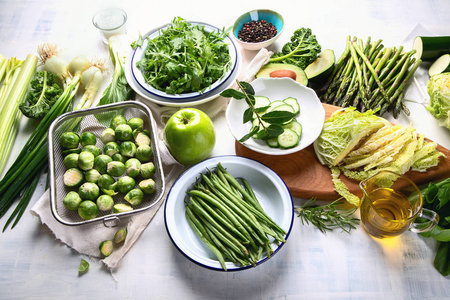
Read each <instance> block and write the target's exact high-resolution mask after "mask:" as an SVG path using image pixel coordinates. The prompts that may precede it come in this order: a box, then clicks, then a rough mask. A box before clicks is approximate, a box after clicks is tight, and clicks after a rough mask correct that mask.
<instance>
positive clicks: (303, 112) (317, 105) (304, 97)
mask: <svg viewBox="0 0 450 300" xmlns="http://www.w3.org/2000/svg"><path fill="white" fill-rule="evenodd" d="M251 85H252V87H253V89H254V90H255V95H256V96H266V97H268V98H269V99H270V101H276V100H283V99H285V98H288V97H294V98H296V99H297V101H298V103H299V104H300V114H299V115H298V116H297V117H296V119H297V121H298V122H300V124H301V125H302V128H303V129H302V136H301V137H300V142H299V144H298V145H297V146H296V147H294V148H290V149H280V148H271V147H269V146H268V145H267V144H266V142H265V141H263V140H257V139H253V138H250V139H248V140H247V141H245V142H243V143H242V144H243V145H244V146H246V147H247V148H249V149H251V150H254V151H256V152H260V153H263V154H269V155H285V154H290V153H295V152H298V151H300V150H302V149H304V148H306V147H308V146H309V145H311V144H312V143H313V142H314V141H315V140H316V139H317V137H318V136H319V134H320V132H321V131H322V127H323V123H324V121H325V109H324V108H323V106H322V103H321V102H320V99H319V98H318V97H317V95H316V93H315V92H314V90H312V89H310V88H308V87H306V86H303V85H301V84H300V83H298V82H296V81H294V80H292V79H290V78H258V79H256V80H254V81H252V82H251ZM247 108H248V105H247V103H246V102H245V100H236V99H234V98H232V99H231V101H230V103H229V105H228V108H227V111H226V117H227V120H228V126H229V128H230V130H231V133H232V134H233V136H234V137H235V138H236V140H240V139H241V138H242V137H243V136H244V135H246V134H248V133H249V132H250V129H251V122H247V123H245V124H244V123H242V119H243V115H244V111H245V110H246V109H247Z"/></svg>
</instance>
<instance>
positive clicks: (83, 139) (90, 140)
mask: <svg viewBox="0 0 450 300" xmlns="http://www.w3.org/2000/svg"><path fill="white" fill-rule="evenodd" d="M95 143H97V137H96V136H95V134H93V133H92V132H89V131H86V132H83V133H82V134H81V136H80V144H81V146H82V147H84V146H87V145H95Z"/></svg>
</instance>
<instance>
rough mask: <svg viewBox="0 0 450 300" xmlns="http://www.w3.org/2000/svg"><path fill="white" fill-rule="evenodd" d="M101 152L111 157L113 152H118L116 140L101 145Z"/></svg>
mask: <svg viewBox="0 0 450 300" xmlns="http://www.w3.org/2000/svg"><path fill="white" fill-rule="evenodd" d="M103 152H104V153H105V154H106V155H109V156H111V157H112V156H113V155H114V154H116V153H119V152H120V148H119V144H117V143H116V142H108V143H106V144H105V146H104V147H103Z"/></svg>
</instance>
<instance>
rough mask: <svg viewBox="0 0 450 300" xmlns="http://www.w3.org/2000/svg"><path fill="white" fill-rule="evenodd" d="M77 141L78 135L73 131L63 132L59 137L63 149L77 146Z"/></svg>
mask: <svg viewBox="0 0 450 300" xmlns="http://www.w3.org/2000/svg"><path fill="white" fill-rule="evenodd" d="M79 142H80V136H79V135H78V134H77V133H75V132H73V131H68V132H64V133H63V134H62V135H61V137H60V139H59V144H60V145H61V147H63V148H65V149H73V148H77V147H78V143H79Z"/></svg>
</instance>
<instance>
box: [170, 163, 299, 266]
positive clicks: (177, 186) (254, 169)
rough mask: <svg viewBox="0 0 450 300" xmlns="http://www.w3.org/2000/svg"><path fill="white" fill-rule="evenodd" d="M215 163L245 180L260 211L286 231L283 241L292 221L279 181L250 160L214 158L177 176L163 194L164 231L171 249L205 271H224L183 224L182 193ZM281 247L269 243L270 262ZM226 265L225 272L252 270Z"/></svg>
mask: <svg viewBox="0 0 450 300" xmlns="http://www.w3.org/2000/svg"><path fill="white" fill-rule="evenodd" d="M219 162H220V163H221V164H222V165H223V167H224V168H226V169H227V170H228V171H229V172H230V173H231V174H232V175H233V176H236V177H243V178H246V179H247V180H248V181H249V183H250V184H251V186H252V188H253V189H254V191H255V194H256V196H257V197H258V199H260V203H261V205H262V206H263V208H264V210H266V212H267V213H268V214H269V215H270V216H271V217H272V218H273V219H274V221H275V222H277V223H278V224H279V225H280V226H281V227H282V228H283V229H284V230H285V231H286V235H285V239H286V241H287V239H288V237H289V235H290V232H291V230H292V224H293V222H294V205H293V202H292V196H291V194H290V192H289V189H288V188H287V186H286V184H285V182H284V181H283V179H281V177H280V176H279V175H278V174H277V173H275V172H274V171H273V170H271V169H270V168H268V167H267V166H266V165H264V164H263V163H261V162H259V161H256V160H253V159H250V158H246V157H241V156H235V155H224V156H216V157H212V158H209V159H206V160H204V161H202V162H200V163H198V164H196V165H194V166H192V167H190V168H189V169H187V170H186V171H185V172H184V173H183V174H181V176H179V177H178V179H177V180H176V181H175V183H174V184H173V186H172V187H171V189H170V191H169V193H168V195H167V199H166V203H165V208H164V222H165V227H166V231H167V233H168V235H169V237H170V239H171V240H172V242H173V244H174V245H175V247H176V248H177V249H178V250H179V251H180V252H181V253H182V254H183V255H184V256H185V257H186V258H188V259H189V260H191V261H192V262H194V263H195V264H197V265H199V266H202V267H205V268H207V269H211V270H215V271H224V270H223V269H222V267H221V265H220V263H219V261H218V260H217V258H216V257H215V256H214V254H213V252H212V251H211V250H210V249H209V248H208V247H207V246H206V245H205V244H204V243H203V241H202V240H201V239H200V238H199V237H198V236H197V235H196V233H195V232H194V230H193V229H192V228H191V227H190V225H189V223H188V222H187V220H186V217H185V203H184V200H185V193H186V191H187V190H189V189H190V188H192V187H193V186H194V183H195V181H196V180H197V179H198V176H199V174H200V173H205V172H207V171H208V169H209V170H211V169H213V168H214V167H216V166H217V164H218V163H219ZM284 244H285V243H281V244H279V245H276V244H272V248H273V249H274V252H273V253H272V255H271V258H270V259H273V256H274V255H275V254H276V253H278V251H279V250H280V249H281V247H282V246H283V245H284ZM267 260H269V258H268V257H267V256H266V255H263V257H261V259H260V260H259V261H258V262H257V265H260V264H262V263H264V262H266V261H267ZM226 265H227V269H228V271H229V272H233V271H242V270H246V269H250V268H253V266H237V265H235V264H234V263H232V262H226Z"/></svg>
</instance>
